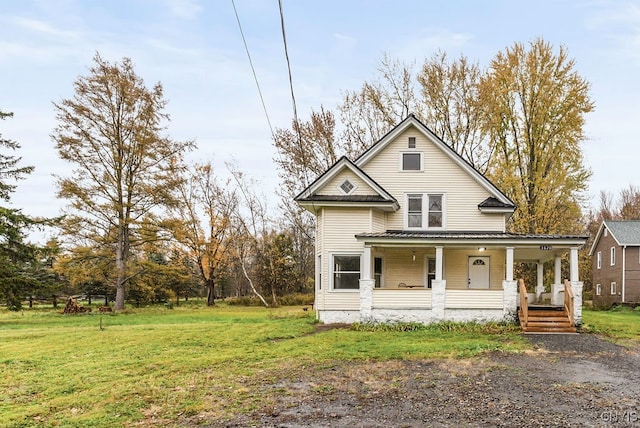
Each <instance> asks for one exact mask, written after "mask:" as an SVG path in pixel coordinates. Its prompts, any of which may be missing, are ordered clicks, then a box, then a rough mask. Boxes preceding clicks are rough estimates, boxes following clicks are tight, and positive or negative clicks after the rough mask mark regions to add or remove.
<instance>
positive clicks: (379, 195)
mask: <svg viewBox="0 0 640 428" xmlns="http://www.w3.org/2000/svg"><path fill="white" fill-rule="evenodd" d="M345 169H348V170H350V171H351V172H352V173H353V174H355V175H356V176H357V177H358V178H360V179H361V180H362V181H364V182H365V183H366V184H367V185H368V186H369V187H370V188H371V189H372V190H373V191H374V192H376V195H316V192H317V191H318V190H320V189H322V187H323V186H324V185H325V184H327V183H328V182H329V181H331V180H332V179H333V178H334V177H336V176H337V175H338V174H340V173H341V172H342V171H344V170H345ZM294 199H295V201H296V202H298V203H299V204H300V206H302V207H304V208H307V209H310V208H311V209H314V208H315V207H316V206H327V205H329V206H338V205H347V204H348V205H353V204H357V205H359V206H371V207H377V208H380V209H382V210H385V211H397V210H398V209H399V208H400V205H399V204H398V201H397V200H396V199H395V198H394V197H393V196H391V194H390V193H389V192H387V191H386V190H384V189H383V188H382V186H380V185H379V184H378V183H376V182H375V180H374V179H373V178H371V177H369V175H367V174H366V173H365V172H364V171H362V170H361V169H360V168H358V167H357V166H356V165H355V164H354V163H353V162H351V161H350V160H349V159H348V158H347V157H346V156H342V157H341V158H340V159H338V161H337V162H336V163H334V164H333V165H332V166H331V167H330V168H329V169H328V170H326V171H325V172H324V173H323V174H322V175H321V176H320V177H318V178H317V179H316V180H315V181H314V182H313V183H311V184H310V185H309V186H308V187H307V188H306V189H304V190H303V191H302V192H300V194H299V195H298V196H296V197H295V198H294Z"/></svg>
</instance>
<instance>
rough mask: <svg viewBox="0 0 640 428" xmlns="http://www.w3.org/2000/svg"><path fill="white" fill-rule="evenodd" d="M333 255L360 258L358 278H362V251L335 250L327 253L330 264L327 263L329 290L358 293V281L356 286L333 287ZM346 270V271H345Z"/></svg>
mask: <svg viewBox="0 0 640 428" xmlns="http://www.w3.org/2000/svg"><path fill="white" fill-rule="evenodd" d="M335 256H353V257H359V258H360V270H359V274H360V278H359V280H360V279H362V257H363V253H362V252H358V251H345V252H342V251H337V252H331V253H329V261H330V262H331V264H330V265H329V291H331V292H336V293H359V292H360V282H358V288H335V287H334V285H335V284H334V280H335V272H334V270H333V267H334V266H335V262H334V257H335ZM345 272H346V271H345Z"/></svg>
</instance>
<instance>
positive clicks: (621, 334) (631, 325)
mask: <svg viewBox="0 0 640 428" xmlns="http://www.w3.org/2000/svg"><path fill="white" fill-rule="evenodd" d="M582 321H583V323H584V324H583V330H585V331H588V332H592V333H598V334H602V335H604V336H607V337H609V338H611V339H612V340H613V341H614V342H618V343H621V344H635V345H637V344H638V343H640V309H638V308H636V309H635V310H633V309H630V308H627V307H622V306H619V307H614V308H613V309H610V310H606V311H595V310H590V309H583V311H582Z"/></svg>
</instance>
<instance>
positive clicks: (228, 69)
mask: <svg viewBox="0 0 640 428" xmlns="http://www.w3.org/2000/svg"><path fill="white" fill-rule="evenodd" d="M235 6H236V9H237V12H238V17H239V20H240V23H241V25H242V30H243V32H244V35H245V37H246V42H247V46H248V49H249V52H250V55H251V59H252V61H253V65H254V67H255V71H256V75H257V79H258V82H259V84H260V88H261V90H262V93H263V96H264V102H265V106H266V110H267V114H268V117H269V120H270V122H271V124H272V126H273V127H274V128H287V127H289V126H290V125H291V120H292V117H293V108H292V102H291V95H290V89H289V80H288V79H289V77H288V71H287V64H286V61H285V55H284V47H283V39H282V30H281V26H280V15H279V10H278V0H235ZM282 6H283V13H284V21H285V29H286V39H287V46H288V50H289V59H290V61H291V72H292V79H293V86H294V91H295V98H296V102H297V110H298V115H299V117H300V118H301V119H303V120H304V119H305V118H307V117H308V116H309V113H310V111H311V109H316V110H317V109H318V108H319V107H320V106H321V105H323V106H324V107H325V108H328V109H335V107H336V106H337V105H338V103H339V102H340V101H341V99H342V94H343V92H344V91H345V90H356V89H358V88H360V87H361V85H362V84H363V82H364V81H366V80H371V79H372V78H374V77H375V76H376V74H377V67H378V65H379V63H380V60H381V59H382V56H383V55H384V54H385V53H386V54H388V55H389V56H390V57H391V58H396V59H399V60H402V61H407V62H415V63H416V64H418V65H420V64H421V63H423V62H424V60H425V59H426V58H429V57H431V56H432V55H433V54H434V53H435V52H436V51H438V50H442V51H445V52H446V53H447V55H448V56H450V57H457V56H459V55H461V54H463V55H465V56H467V57H468V58H469V59H470V60H472V61H477V62H478V63H479V64H480V66H481V67H483V68H484V67H486V66H487V65H488V64H489V62H490V60H491V59H492V58H493V57H494V56H495V54H496V53H497V52H499V51H501V50H504V49H505V48H507V47H510V46H512V45H513V44H514V43H515V42H520V43H524V44H527V43H529V42H530V41H532V40H534V39H535V38H538V37H542V38H544V39H545V40H546V41H548V42H550V43H551V44H552V45H553V46H554V47H556V48H557V47H559V46H560V45H564V46H565V47H566V48H567V50H568V52H569V56H570V57H572V58H573V59H575V61H576V65H575V68H576V70H577V71H578V73H579V74H580V75H581V76H582V77H584V78H585V79H586V80H587V81H588V82H590V85H591V87H590V96H591V98H592V100H593V101H594V102H595V110H594V112H592V113H589V114H588V115H587V116H586V126H585V134H586V137H587V139H586V141H585V142H584V144H583V150H584V155H585V163H586V166H587V167H588V168H590V169H591V171H592V178H591V181H590V184H589V195H590V196H591V198H592V199H591V200H592V202H593V203H594V204H596V205H597V197H598V194H599V193H600V191H602V190H604V191H609V192H612V193H614V194H615V193H618V192H619V191H620V190H621V189H623V188H626V187H628V186H629V185H630V184H633V185H640V170H639V168H638V164H639V161H640V146H639V145H638V143H637V138H636V134H637V128H636V126H637V122H636V120H638V119H639V118H640V103H639V102H638V98H639V96H640V79H639V78H638V77H639V76H640V1H605V0H594V1H577V0H564V1H557V0H552V1H550V0H537V1H535V2H534V1H522V2H518V1H513V0H509V1H497V0H496V1H492V0H484V1H477V0H459V1H434V0H430V1H429V0H405V1H391V0H388V1H382V0H339V1H334V0H323V1H317V0H315V1H312V0H295V1H294V0H282ZM96 53H99V54H100V55H101V56H102V57H103V58H104V59H106V60H108V61H110V62H115V61H120V60H121V59H122V58H123V57H128V58H130V59H131V60H132V61H133V63H134V65H135V70H136V73H137V74H138V75H139V76H140V77H142V78H143V79H144V81H145V84H146V85H147V86H148V87H151V86H153V85H154V84H155V83H157V82H160V83H162V85H163V88H164V94H165V97H166V99H167V100H168V102H169V104H168V106H167V109H166V112H167V113H169V114H170V116H171V122H170V123H169V126H168V129H167V134H168V135H169V136H170V137H171V138H173V139H176V140H191V139H193V140H195V141H196V143H197V145H198V149H197V150H196V151H194V152H193V153H191V154H190V155H189V159H190V160H196V161H212V162H213V163H214V166H215V168H216V169H217V170H218V171H219V172H220V174H221V175H224V173H225V162H228V161H235V162H237V164H238V167H239V168H240V169H241V170H243V171H245V172H246V173H247V174H248V175H249V176H251V177H254V178H255V179H257V180H259V183H260V188H261V189H262V193H263V194H264V195H265V198H266V199H268V200H269V201H270V202H269V204H270V205H271V206H272V207H275V206H276V205H277V199H276V197H275V191H274V189H275V187H276V186H277V185H278V177H277V170H276V167H275V165H274V163H273V161H272V159H273V157H274V149H273V145H272V140H271V131H270V128H269V123H268V121H267V118H266V115H265V112H264V110H263V107H262V104H261V101H260V97H259V94H258V90H257V88H256V83H255V80H254V77H253V74H252V70H251V67H250V64H249V60H248V58H247V53H246V51H245V47H244V44H243V41H242V37H241V34H240V30H239V26H238V21H237V19H236V15H235V13H234V8H233V3H232V1H231V0H110V1H103V0H0V110H1V111H4V112H13V114H14V117H13V118H10V119H7V120H4V121H1V122H0V134H2V136H3V137H4V138H9V139H12V140H15V141H17V142H18V143H20V144H21V146H22V148H21V150H20V151H19V153H18V154H19V155H21V156H22V158H23V160H22V163H21V165H25V166H26V165H32V166H34V167H35V171H34V172H33V173H32V174H31V175H30V176H28V177H27V178H26V179H25V180H23V181H21V182H20V183H19V187H18V189H17V191H16V192H15V193H14V195H13V196H12V204H13V206H14V207H16V208H20V209H22V210H23V212H24V213H26V214H29V215H32V216H46V217H52V216H56V215H58V214H60V210H61V209H62V207H63V206H64V205H65V201H62V200H58V199H56V186H55V176H66V175H65V174H69V171H70V168H71V165H69V164H66V163H64V162H63V161H61V160H60V159H59V158H58V156H57V152H56V150H55V145H54V143H53V141H52V140H51V138H50V134H51V133H52V131H53V129H54V128H55V126H56V120H55V113H54V110H53V104H52V103H53V102H60V101H61V100H63V99H65V98H70V97H72V96H73V82H74V81H75V80H76V79H77V78H78V77H79V76H86V75H87V74H88V69H89V67H90V66H91V65H92V58H93V57H94V55H95V54H96Z"/></svg>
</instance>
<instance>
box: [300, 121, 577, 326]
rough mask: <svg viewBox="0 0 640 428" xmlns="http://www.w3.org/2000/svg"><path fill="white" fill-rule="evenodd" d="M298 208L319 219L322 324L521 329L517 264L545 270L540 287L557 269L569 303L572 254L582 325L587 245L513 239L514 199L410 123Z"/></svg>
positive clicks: (558, 297)
mask: <svg viewBox="0 0 640 428" xmlns="http://www.w3.org/2000/svg"><path fill="white" fill-rule="evenodd" d="M296 201H297V202H298V204H300V205H301V206H302V207H304V208H306V209H307V210H309V211H310V212H312V213H313V214H315V216H316V290H315V293H316V297H315V309H316V310H317V316H318V318H319V320H320V321H322V322H324V323H339V322H340V323H342V322H346V323H351V322H369V321H371V322H395V321H405V322H410V321H411V322H420V323H429V322H434V321H440V320H454V321H489V320H513V319H515V317H516V313H517V311H518V304H519V302H520V301H523V302H524V301H525V300H524V299H523V300H521V298H523V297H524V296H520V297H519V294H518V290H519V287H518V285H517V281H516V280H515V279H514V263H516V262H518V261H527V262H535V263H537V264H538V284H536V287H537V288H538V289H540V287H544V285H543V284H542V278H543V269H542V266H543V263H544V262H545V261H548V260H555V265H554V267H555V269H554V271H555V280H554V284H553V287H552V289H553V299H554V300H555V301H558V302H560V303H558V304H561V302H562V293H563V290H564V287H565V285H564V284H563V281H562V278H561V277H560V272H561V256H562V255H563V254H564V253H567V252H570V258H569V259H570V264H571V266H570V272H571V275H570V276H571V277H570V282H568V283H567V286H570V287H571V288H572V289H571V291H572V294H573V296H574V299H575V302H576V304H575V305H574V307H573V308H572V312H573V314H572V315H573V317H574V318H573V319H574V320H575V322H576V323H580V320H581V314H582V312H581V298H582V283H581V282H580V281H579V278H578V248H579V247H580V246H582V245H583V244H584V243H585V242H586V237H584V236H559V235H521V234H513V233H508V232H507V231H506V229H507V221H508V220H509V218H510V216H511V215H512V214H513V212H514V210H515V209H516V206H515V205H514V203H513V201H511V200H510V199H509V198H508V197H507V196H506V195H505V194H504V193H503V192H502V191H500V190H499V189H498V188H497V187H496V186H495V185H494V184H493V183H491V182H490V181H489V180H488V179H487V178H486V177H485V176H483V175H482V174H481V173H480V172H478V171H477V170H476V169H475V168H474V167H473V166H472V165H471V164H469V163H468V162H467V161H465V160H464V159H463V158H462V157H461V156H459V155H458V154H457V153H456V152H455V151H454V150H452V149H451V148H450V147H449V146H448V145H447V144H446V143H445V142H444V141H442V140H441V139H440V138H438V137H437V136H436V135H435V134H434V133H433V132H431V131H430V130H429V129H428V128H427V127H426V126H425V125H424V124H422V123H421V122H420V121H419V120H418V119H417V118H416V117H414V116H413V115H410V116H409V117H407V118H406V119H405V120H403V121H402V122H401V123H400V124H398V125H397V126H396V127H395V128H393V129H392V130H391V131H389V132H388V133H387V134H386V135H385V136H384V137H382V139H380V140H379V141H378V142H377V143H375V144H373V145H372V146H371V147H370V148H369V149H368V150H367V151H365V152H364V153H363V154H362V155H361V156H360V157H358V158H357V159H355V160H354V161H351V160H349V159H347V158H346V157H343V158H341V159H340V160H339V161H338V162H336V163H335V164H334V165H333V166H332V167H331V168H329V169H328V170H327V171H326V172H325V173H324V174H322V175H321V176H320V177H318V178H317V179H316V180H315V181H314V182H313V183H312V184H311V185H309V186H308V187H307V188H306V189H305V190H304V191H303V192H301V193H300V194H299V195H298V196H297V197H296ZM524 293H526V291H525V292H524ZM567 294H568V295H571V292H569V293H567Z"/></svg>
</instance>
